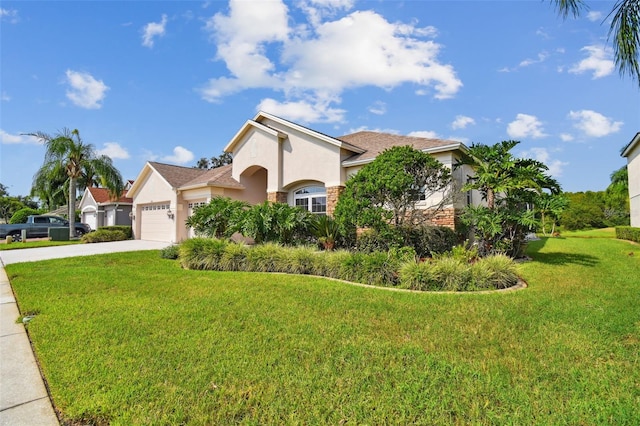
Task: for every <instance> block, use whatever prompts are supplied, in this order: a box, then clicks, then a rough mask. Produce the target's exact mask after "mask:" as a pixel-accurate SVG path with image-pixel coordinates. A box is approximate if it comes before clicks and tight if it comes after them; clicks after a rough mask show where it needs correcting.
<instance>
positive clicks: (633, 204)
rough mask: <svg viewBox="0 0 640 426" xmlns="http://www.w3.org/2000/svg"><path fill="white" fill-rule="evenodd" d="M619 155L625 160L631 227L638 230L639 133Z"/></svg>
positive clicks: (639, 223) (639, 200)
mask: <svg viewBox="0 0 640 426" xmlns="http://www.w3.org/2000/svg"><path fill="white" fill-rule="evenodd" d="M621 155H622V156H623V157H626V159H627V172H628V174H629V203H630V208H631V226H633V227H636V228H640V132H638V133H636V135H635V136H634V137H633V139H631V142H629V144H628V145H627V146H626V147H625V148H624V149H623V150H622V154H621Z"/></svg>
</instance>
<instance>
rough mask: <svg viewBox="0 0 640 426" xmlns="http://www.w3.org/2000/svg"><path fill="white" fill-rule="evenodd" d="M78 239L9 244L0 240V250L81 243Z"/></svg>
mask: <svg viewBox="0 0 640 426" xmlns="http://www.w3.org/2000/svg"><path fill="white" fill-rule="evenodd" d="M81 243H82V241H80V240H70V241H49V240H39V241H26V242H24V243H23V242H13V243H11V244H6V243H5V242H4V241H3V242H0V250H19V249H27V248H38V247H54V246H66V245H69V244H81Z"/></svg>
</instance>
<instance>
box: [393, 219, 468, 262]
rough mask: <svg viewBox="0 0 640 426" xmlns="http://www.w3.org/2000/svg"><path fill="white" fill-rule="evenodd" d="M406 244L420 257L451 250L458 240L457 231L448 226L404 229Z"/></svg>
mask: <svg viewBox="0 0 640 426" xmlns="http://www.w3.org/2000/svg"><path fill="white" fill-rule="evenodd" d="M403 233H404V235H405V241H406V245H410V246H411V247H413V248H414V250H415V251H416V254H417V255H418V256H420V257H429V256H433V255H435V254H440V253H445V252H447V251H449V250H451V249H452V248H453V247H454V246H455V245H456V243H457V241H458V236H457V234H456V232H455V231H454V230H453V229H451V228H447V227H446V226H428V225H425V226H420V227H415V228H408V229H404V230H403Z"/></svg>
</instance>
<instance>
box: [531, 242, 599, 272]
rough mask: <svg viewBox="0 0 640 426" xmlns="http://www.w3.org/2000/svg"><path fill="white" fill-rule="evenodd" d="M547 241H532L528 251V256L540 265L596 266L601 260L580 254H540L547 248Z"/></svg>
mask: <svg viewBox="0 0 640 426" xmlns="http://www.w3.org/2000/svg"><path fill="white" fill-rule="evenodd" d="M546 241H547V239H546V238H543V239H541V240H539V241H532V242H530V243H529V247H528V249H527V255H529V256H530V257H531V258H532V259H533V260H535V261H536V262H540V263H546V264H548V265H567V264H573V265H581V266H590V267H593V266H596V265H597V264H598V261H599V259H598V258H597V257H595V256H591V255H589V254H580V253H562V252H546V253H540V249H542V248H543V247H544V246H545V243H546Z"/></svg>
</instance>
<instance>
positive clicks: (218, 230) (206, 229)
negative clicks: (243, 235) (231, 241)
mask: <svg viewBox="0 0 640 426" xmlns="http://www.w3.org/2000/svg"><path fill="white" fill-rule="evenodd" d="M248 207H249V204H248V203H246V202H244V201H238V200H232V199H231V198H229V197H214V198H212V199H211V201H209V204H206V205H204V206H199V207H196V208H195V210H194V212H193V215H191V216H190V217H189V218H188V219H187V221H186V225H187V226H188V227H190V228H193V230H194V231H195V233H196V235H198V236H205V237H215V238H225V237H230V236H231V235H232V234H233V233H234V232H236V231H238V227H239V224H240V223H241V222H242V217H243V214H244V211H245V209H247V208H248Z"/></svg>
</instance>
